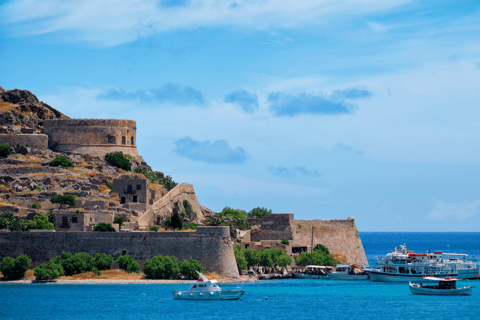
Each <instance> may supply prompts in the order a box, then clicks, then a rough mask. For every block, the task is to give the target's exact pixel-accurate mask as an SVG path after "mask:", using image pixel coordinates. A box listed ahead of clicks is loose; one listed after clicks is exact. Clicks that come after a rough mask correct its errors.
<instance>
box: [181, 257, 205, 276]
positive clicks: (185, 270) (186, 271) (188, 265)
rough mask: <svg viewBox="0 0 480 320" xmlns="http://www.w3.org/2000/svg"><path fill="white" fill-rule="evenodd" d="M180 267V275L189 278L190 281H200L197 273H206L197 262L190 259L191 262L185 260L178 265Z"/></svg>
mask: <svg viewBox="0 0 480 320" xmlns="http://www.w3.org/2000/svg"><path fill="white" fill-rule="evenodd" d="M178 266H179V267H180V273H181V274H182V275H184V276H187V277H188V280H195V279H198V274H197V272H196V271H198V272H201V273H204V272H205V268H204V267H203V265H202V264H201V263H200V262H198V261H197V260H195V259H193V258H190V260H183V261H182V262H180V263H179V265H178Z"/></svg>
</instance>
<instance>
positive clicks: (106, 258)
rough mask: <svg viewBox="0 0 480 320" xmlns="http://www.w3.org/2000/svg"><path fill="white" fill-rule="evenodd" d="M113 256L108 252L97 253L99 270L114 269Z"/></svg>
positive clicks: (96, 260)
mask: <svg viewBox="0 0 480 320" xmlns="http://www.w3.org/2000/svg"><path fill="white" fill-rule="evenodd" d="M112 263H113V257H112V256H111V255H107V254H106V253H97V254H96V255H95V266H96V268H97V269H98V270H110V269H112Z"/></svg>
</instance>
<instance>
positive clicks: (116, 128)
mask: <svg viewBox="0 0 480 320" xmlns="http://www.w3.org/2000/svg"><path fill="white" fill-rule="evenodd" d="M43 126H44V133H45V134H47V135H48V138H49V145H50V147H51V148H54V149H55V150H57V151H61V152H71V153H77V154H90V155H92V156H98V157H104V156H105V154H107V153H109V152H114V151H122V152H123V153H124V154H129V155H132V156H138V152H137V147H136V142H137V135H136V122H135V121H133V120H118V119H57V120H44V121H43ZM123 138H124V140H123ZM132 139H133V141H132ZM132 142H133V143H132Z"/></svg>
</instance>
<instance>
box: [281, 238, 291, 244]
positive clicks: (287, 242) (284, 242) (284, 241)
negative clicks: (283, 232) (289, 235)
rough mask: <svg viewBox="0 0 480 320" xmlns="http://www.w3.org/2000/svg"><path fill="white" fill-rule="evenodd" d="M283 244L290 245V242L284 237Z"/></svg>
mask: <svg viewBox="0 0 480 320" xmlns="http://www.w3.org/2000/svg"><path fill="white" fill-rule="evenodd" d="M281 243H282V244H285V245H289V244H290V242H289V241H288V239H282V241H281Z"/></svg>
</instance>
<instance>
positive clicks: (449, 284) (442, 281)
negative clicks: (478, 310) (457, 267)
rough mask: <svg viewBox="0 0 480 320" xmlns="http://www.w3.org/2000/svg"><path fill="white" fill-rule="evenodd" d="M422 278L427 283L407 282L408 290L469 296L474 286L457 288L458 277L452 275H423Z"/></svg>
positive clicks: (429, 293)
mask: <svg viewBox="0 0 480 320" xmlns="http://www.w3.org/2000/svg"><path fill="white" fill-rule="evenodd" d="M423 280H424V281H427V283H426V284H424V283H423V282H420V283H419V284H417V283H411V282H410V283H409V287H410V291H411V292H412V293H413V294H423V295H438V296H469V295H471V294H472V289H473V288H474V287H473V286H465V287H463V288H457V281H458V280H460V279H457V278H453V277H445V278H436V277H425V278H424V279H423ZM432 282H433V283H432Z"/></svg>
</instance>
